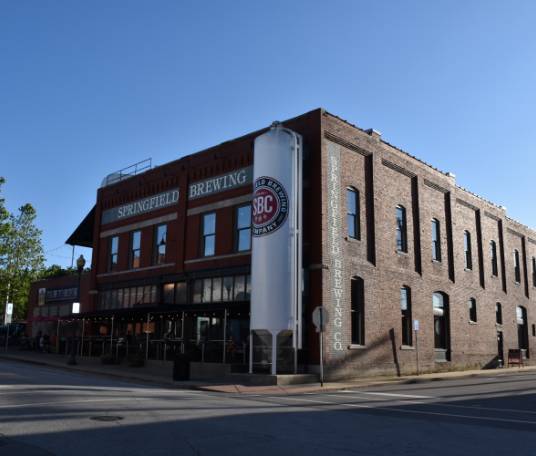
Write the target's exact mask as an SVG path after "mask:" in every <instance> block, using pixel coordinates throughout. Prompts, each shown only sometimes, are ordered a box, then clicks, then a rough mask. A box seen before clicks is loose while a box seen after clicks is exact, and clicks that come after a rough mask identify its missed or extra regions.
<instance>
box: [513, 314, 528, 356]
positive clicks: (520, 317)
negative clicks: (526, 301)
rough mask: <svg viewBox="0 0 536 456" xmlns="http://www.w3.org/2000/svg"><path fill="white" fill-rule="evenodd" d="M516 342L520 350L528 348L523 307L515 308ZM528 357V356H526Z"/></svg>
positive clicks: (525, 316)
mask: <svg viewBox="0 0 536 456" xmlns="http://www.w3.org/2000/svg"><path fill="white" fill-rule="evenodd" d="M516 321H517V340H518V344H519V348H520V349H521V350H528V348H529V328H528V323H527V309H525V308H524V307H523V306H517V307H516ZM527 356H528V354H527Z"/></svg>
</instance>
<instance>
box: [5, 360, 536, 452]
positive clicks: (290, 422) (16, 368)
mask: <svg viewBox="0 0 536 456" xmlns="http://www.w3.org/2000/svg"><path fill="white" fill-rule="evenodd" d="M535 394H536V373H535V372H524V371H520V372H518V373H508V374H501V373H500V372H498V371H490V375H489V376H486V377H477V378H465V379H458V380H442V381H436V382H426V383H417V384H412V385H387V386H381V387H379V386H378V387H367V388H359V389H355V390H346V391H342V390H341V391H329V392H324V393H308V394H296V395H285V396H278V395H260V394H255V395H243V394H242V395H240V394H223V393H212V392H204V391H194V390H176V389H166V388H159V387H155V386H150V385H141V384H135V383H128V382H123V381H118V380H113V379H108V378H105V377H100V376H91V375H82V374H79V373H71V372H68V371H66V370H54V369H51V368H46V367H41V366H35V365H30V364H23V363H16V362H11V361H6V360H0V454H1V455H2V456H4V455H11V454H13V455H15V454H16V455H17V456H19V455H20V456H23V455H36V456H37V455H129V456H130V455H174V454H176V455H246V454H247V455H250V454H253V455H255V456H260V455H272V454H280V455H287V454H288V455H290V454H292V455H294V456H297V455H306V454H307V455H312V454H323V455H348V454H357V455H480V454H486V455H495V454H497V455H499V454H501V455H504V454H505V453H507V454H511V455H534V454H535V453H536V433H535V431H536V396H535ZM533 445H534V447H533Z"/></svg>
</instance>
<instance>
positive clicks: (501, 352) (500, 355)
mask: <svg viewBox="0 0 536 456" xmlns="http://www.w3.org/2000/svg"><path fill="white" fill-rule="evenodd" d="M497 357H498V363H499V366H500V367H502V366H504V340H503V333H502V331H497Z"/></svg>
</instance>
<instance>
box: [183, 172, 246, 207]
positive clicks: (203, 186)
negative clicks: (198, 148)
mask: <svg viewBox="0 0 536 456" xmlns="http://www.w3.org/2000/svg"><path fill="white" fill-rule="evenodd" d="M252 182H253V168H252V167H251V166H249V167H247V168H242V169H237V170H236V171H232V172H230V173H226V174H222V175H221V176H216V177H211V178H210V179H205V180H202V181H199V182H194V183H193V184H190V187H189V188H188V199H190V200H193V199H196V198H201V197H203V196H208V195H212V194H214V193H219V192H224V191H226V190H231V189H233V188H237V187H243V186H245V185H249V184H251V183H252Z"/></svg>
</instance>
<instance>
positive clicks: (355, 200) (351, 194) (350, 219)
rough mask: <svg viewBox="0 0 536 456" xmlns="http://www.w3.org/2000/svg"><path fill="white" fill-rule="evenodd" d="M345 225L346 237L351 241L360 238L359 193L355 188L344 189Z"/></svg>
mask: <svg viewBox="0 0 536 456" xmlns="http://www.w3.org/2000/svg"><path fill="white" fill-rule="evenodd" d="M346 225H347V229H348V236H349V237H351V238H353V239H359V238H360V237H361V233H360V227H359V192H358V191H357V190H356V189H355V188H347V189H346Z"/></svg>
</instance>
